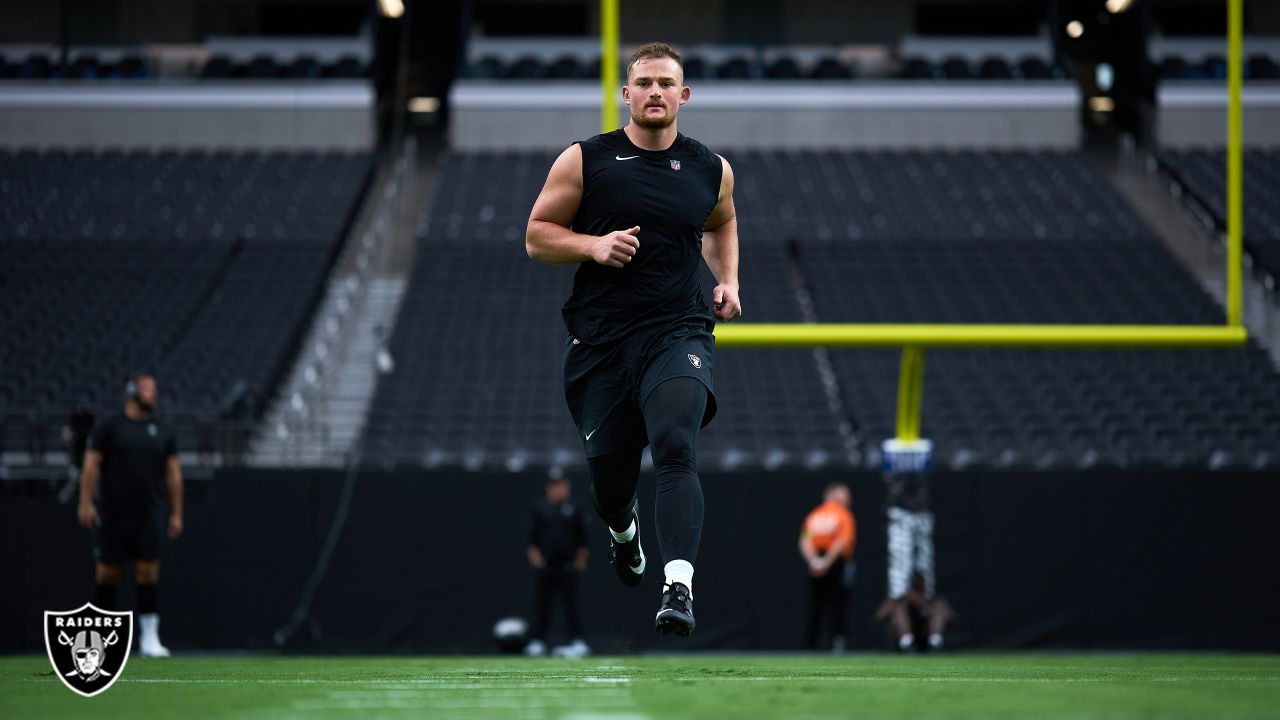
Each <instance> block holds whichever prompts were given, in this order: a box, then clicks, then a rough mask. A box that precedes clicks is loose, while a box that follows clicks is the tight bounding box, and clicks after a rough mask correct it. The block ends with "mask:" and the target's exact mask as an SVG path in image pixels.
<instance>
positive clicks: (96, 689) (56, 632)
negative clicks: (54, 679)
mask: <svg viewBox="0 0 1280 720" xmlns="http://www.w3.org/2000/svg"><path fill="white" fill-rule="evenodd" d="M44 647H45V650H46V651H48V653H49V662H51V663H53V669H54V672H55V673H56V674H57V676H58V679H59V680H61V681H62V684H63V685H66V686H67V687H68V688H71V690H72V691H74V692H76V693H78V694H80V695H83V696H85V697H93V696H94V695H97V694H98V693H101V692H104V691H105V690H106V689H107V688H109V687H111V686H112V684H114V683H115V681H116V680H118V679H119V678H120V673H121V672H123V671H124V665H125V663H127V662H128V661H129V651H130V650H132V649H133V613H132V612H110V611H107V610H99V609H98V608H96V607H94V606H93V605H92V604H90V603H85V604H84V605H82V606H81V607H80V608H79V609H77V610H67V611H65V612H53V611H50V610H46V611H45V612H44Z"/></svg>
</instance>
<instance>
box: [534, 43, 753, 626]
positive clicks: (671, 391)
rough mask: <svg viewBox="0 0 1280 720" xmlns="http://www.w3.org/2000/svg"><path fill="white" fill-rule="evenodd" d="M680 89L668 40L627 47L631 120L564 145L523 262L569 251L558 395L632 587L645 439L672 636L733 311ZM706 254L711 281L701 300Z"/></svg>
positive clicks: (730, 218)
mask: <svg viewBox="0 0 1280 720" xmlns="http://www.w3.org/2000/svg"><path fill="white" fill-rule="evenodd" d="M689 94H690V92H689V88H688V87H687V86H685V85H684V70H683V68H682V66H681V64H680V56H679V54H677V53H676V51H675V50H673V49H672V48H671V47H669V46H667V45H664V44H662V43H652V44H649V45H645V46H643V47H641V48H640V49H639V50H637V51H636V53H635V54H634V55H632V57H631V60H630V62H629V63H628V64H627V84H626V86H624V87H623V89H622V99H623V100H624V101H625V102H626V104H627V106H628V107H629V108H630V113H631V121H630V122H629V123H628V124H627V126H626V127H624V128H622V129H621V130H615V131H613V132H609V133H604V134H601V135H597V136H595V137H592V138H590V139H588V140H584V141H581V142H578V143H575V144H573V145H571V146H570V147H569V148H568V149H567V150H565V151H564V152H563V153H561V155H560V157H559V158H557V159H556V161H555V164H553V165H552V167H551V171H550V173H549V174H548V176H547V182H546V185H545V186H544V187H543V189H542V193H541V194H540V195H539V196H538V199H537V201H536V202H535V203H534V206H533V211H532V213H530V216H529V228H528V231H527V233H526V235H525V248H526V250H527V251H528V253H529V256H530V257H531V258H533V259H534V260H538V261H540V262H545V263H550V264H553V265H567V264H573V263H577V264H578V270H577V273H576V274H575V276H574V282H573V293H572V295H571V296H570V297H569V300H568V302H566V303H565V305H564V308H563V315H564V320H565V326H566V327H567V328H568V337H567V338H566V339H565V358H564V383H565V399H566V400H567V402H568V404H569V410H570V412H571V413H572V415H573V419H574V422H575V423H576V424H577V426H578V431H579V433H580V434H581V436H582V439H583V445H584V448H585V450H586V455H587V462H588V465H589V466H590V468H591V479H592V488H591V489H592V497H593V498H594V500H595V504H596V510H597V512H598V513H599V514H600V517H601V518H602V519H603V520H604V521H605V522H606V523H607V524H608V525H609V530H610V533H611V538H610V549H609V559H610V562H611V563H612V564H613V568H614V572H615V573H616V574H617V575H618V577H619V579H621V580H622V582H623V584H624V585H627V586H628V587H635V586H637V585H639V584H640V582H641V580H642V578H643V575H644V569H645V555H644V551H643V550H642V548H641V545H640V534H639V530H640V528H639V512H638V510H637V508H636V503H635V495H636V485H637V483H638V481H639V474H640V462H641V455H642V453H643V451H644V447H645V446H646V445H648V446H649V447H650V450H651V452H652V455H653V465H654V470H655V472H656V474H657V503H656V507H655V519H656V521H657V523H656V524H657V530H658V545H659V547H660V548H661V550H662V557H663V559H664V560H665V561H666V565H665V568H664V571H665V576H664V583H663V595H662V603H661V605H660V607H659V610H658V615H657V618H656V620H655V625H656V627H657V629H658V630H659V631H661V632H664V633H676V634H679V635H688V634H690V633H691V632H693V629H694V618H693V562H694V560H695V559H696V557H697V553H698V543H699V540H700V539H701V535H702V519H703V498H702V485H701V483H700V481H699V480H698V474H697V466H696V461H695V453H694V443H695V440H696V438H697V434H698V430H699V429H700V428H702V427H704V426H706V424H707V423H709V422H710V421H711V418H712V417H713V416H714V415H715V412H716V401H715V395H714V394H713V391H712V383H711V371H712V368H713V367H714V365H715V340H714V337H713V336H712V329H713V327H714V324H715V321H716V320H719V321H721V322H728V321H730V320H733V319H734V318H737V317H738V316H740V315H741V314H742V305H741V303H740V301H739V299H738V226H737V220H736V218H735V215H734V209H733V170H732V169H731V168H730V167H729V163H728V162H726V161H725V160H724V158H722V157H720V156H719V155H716V154H715V153H713V152H711V151H710V150H708V149H707V148H706V147H705V146H703V145H702V144H701V143H699V142H698V141H696V140H693V139H692V138H689V137H686V136H684V135H682V134H680V133H679V132H677V131H676V113H677V112H678V110H679V108H680V106H681V105H683V104H684V103H685V102H687V101H688V100H689ZM704 261H705V265H706V266H709V267H710V269H711V272H712V274H714V275H715V277H716V281H717V283H718V284H717V285H716V288H715V290H714V293H713V297H712V298H711V302H710V303H709V302H707V298H706V297H705V296H704V294H703V292H702V285H701V282H700V279H701V274H702V268H703V267H704Z"/></svg>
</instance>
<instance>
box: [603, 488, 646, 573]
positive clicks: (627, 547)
mask: <svg viewBox="0 0 1280 720" xmlns="http://www.w3.org/2000/svg"><path fill="white" fill-rule="evenodd" d="M631 517H632V519H633V520H634V521H635V524H636V534H635V536H634V537H632V538H631V542H625V543H623V542H618V541H617V540H615V539H614V538H613V535H610V536H609V564H610V565H612V566H613V572H614V574H615V575H617V576H618V579H619V580H621V581H622V584H623V585H626V586H627V587H635V586H637V585H639V584H640V581H641V580H644V549H643V548H641V547H640V515H639V513H637V512H636V509H635V507H632V508H631Z"/></svg>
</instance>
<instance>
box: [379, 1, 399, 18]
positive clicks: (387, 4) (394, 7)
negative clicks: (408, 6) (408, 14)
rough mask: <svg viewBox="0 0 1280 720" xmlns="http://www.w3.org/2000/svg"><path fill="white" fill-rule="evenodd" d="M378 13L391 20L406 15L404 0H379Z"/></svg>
mask: <svg viewBox="0 0 1280 720" xmlns="http://www.w3.org/2000/svg"><path fill="white" fill-rule="evenodd" d="M378 12H380V13H382V14H383V16H385V17H389V18H398V17H400V16H401V15H404V0H378Z"/></svg>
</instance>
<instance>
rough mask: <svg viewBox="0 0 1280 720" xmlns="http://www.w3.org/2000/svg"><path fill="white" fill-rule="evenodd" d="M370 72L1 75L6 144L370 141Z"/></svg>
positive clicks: (339, 144)
mask: <svg viewBox="0 0 1280 720" xmlns="http://www.w3.org/2000/svg"><path fill="white" fill-rule="evenodd" d="M375 141H376V133H375V127H374V117H373V89H372V87H370V86H369V85H368V84H367V83H365V82H359V81H357V82H336V81H335V82H323V83H264V84H255V83H247V82H237V83H222V84H219V83H205V82H201V83H189V84H167V83H166V84H161V83H156V84H147V85H141V84H129V85H113V84H111V83H105V82H93V83H71V82H68V83H49V82H45V83H5V84H3V85H0V146H3V147H113V148H131V147H171V148H195V147H205V148H212V147H218V148H251V147H269V148H333V149H363V148H370V147H372V146H373V145H374V143H375Z"/></svg>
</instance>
